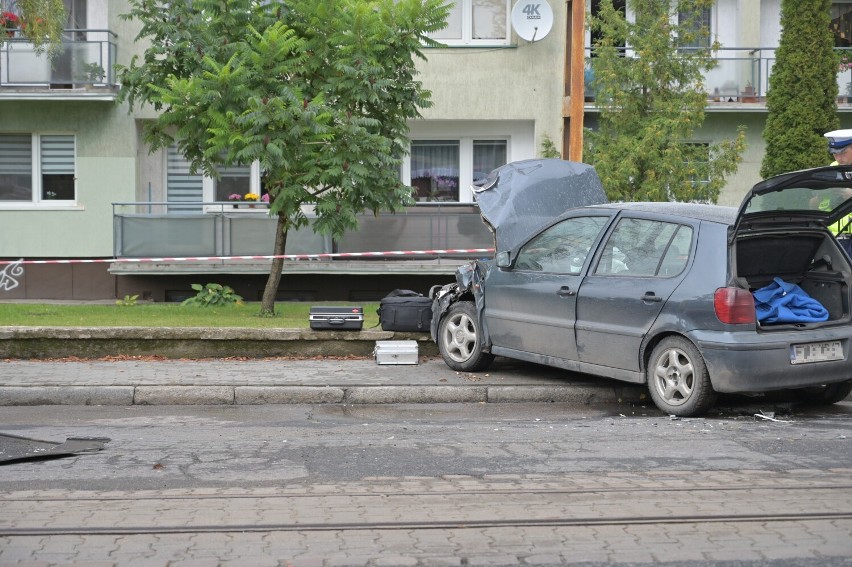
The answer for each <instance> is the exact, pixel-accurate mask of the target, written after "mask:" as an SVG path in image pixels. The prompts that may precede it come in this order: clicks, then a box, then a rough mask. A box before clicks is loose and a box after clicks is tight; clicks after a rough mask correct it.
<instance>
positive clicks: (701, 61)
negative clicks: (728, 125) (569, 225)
mask: <svg viewBox="0 0 852 567" xmlns="http://www.w3.org/2000/svg"><path fill="white" fill-rule="evenodd" d="M713 3H714V0H673V1H671V2H670V1H669V0H629V1H628V2H627V9H628V11H629V12H630V13H632V14H633V15H634V18H633V19H628V18H627V17H625V15H624V14H623V13H621V12H620V11H618V10H616V9H614V8H613V5H612V0H602V1H601V6H600V12H599V14H598V16H597V17H593V18H592V19H591V22H590V23H591V27H592V29H593V30H595V31H596V32H598V34H599V38H600V39H599V41H598V42H597V44H596V45H593V46H592V49H593V52H594V53H593V57H592V60H591V61H592V62H591V65H592V71H593V75H594V78H593V80H592V88H593V89H594V90H595V91H596V104H597V106H598V108H599V109H600V114H599V123H598V128H597V129H596V130H592V131H589V132H587V133H586V135H585V139H586V149H585V155H586V156H587V157H586V161H588V162H589V163H591V164H592V165H594V166H595V169H596V170H597V172H598V175H599V176H600V177H601V181H602V182H603V185H604V187H605V188H606V191H607V195H608V197H609V198H610V199H611V200H619V201H645V200H647V201H700V202H715V201H716V199H717V198H718V195H719V190H720V189H721V187H722V186H723V184H724V179H725V176H726V175H729V174H731V173H733V172H735V171H736V168H737V164H738V163H739V161H740V159H741V154H742V151H743V150H744V148H745V133H744V129H743V128H742V127H741V128H739V131H738V133H737V136H736V137H735V138H733V139H731V140H725V141H723V142H721V143H717V144H710V145H707V144H702V143H695V142H694V141H693V136H694V133H695V131H696V130H697V129H698V128H699V127H700V126H701V125H702V124H703V122H704V108H705V104H706V101H707V95H706V93H705V89H704V74H705V73H706V72H707V71H709V70H710V69H712V68H713V67H714V66H715V61H714V59H713V57H712V55H713V51H714V49H718V44H716V43H714V42H711V41H710V40H709V30H708V29H707V26H706V25H703V23H702V20H701V14H702V8H706V7H709V6H711V5H712V4H713ZM623 46H626V53H625V47H623ZM685 46H697V47H685Z"/></svg>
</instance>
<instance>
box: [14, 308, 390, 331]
mask: <svg viewBox="0 0 852 567" xmlns="http://www.w3.org/2000/svg"><path fill="white" fill-rule="evenodd" d="M314 305H359V306H361V307H363V308H364V329H369V328H371V327H374V326H376V325H378V322H379V317H378V315H377V314H376V310H377V309H378V308H379V304H378V303H357V304H356V303H347V302H326V303H323V302H316V303H297V302H282V303H276V304H275V316H273V317H260V316H259V315H258V314H259V313H260V302H253V303H245V304H243V305H235V306H230V307H190V306H182V305H180V304H179V303H138V304H136V305H132V306H120V305H102V304H75V305H67V304H53V303H50V304H47V303H0V327H10V326H20V327H249V328H259V329H266V328H282V329H301V328H308V327H310V322H309V319H308V316H309V312H310V308H311V306H314ZM376 328H377V329H378V328H379V327H377V326H376Z"/></svg>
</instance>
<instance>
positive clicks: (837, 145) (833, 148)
mask: <svg viewBox="0 0 852 567" xmlns="http://www.w3.org/2000/svg"><path fill="white" fill-rule="evenodd" d="M823 136H825V137H826V138H828V151H829V152H831V153H833V154H839V153H840V152H842V151H843V150H844V149H846V146H848V145H849V144H852V129H848V130H833V131H831V132H826V133H825V134H823Z"/></svg>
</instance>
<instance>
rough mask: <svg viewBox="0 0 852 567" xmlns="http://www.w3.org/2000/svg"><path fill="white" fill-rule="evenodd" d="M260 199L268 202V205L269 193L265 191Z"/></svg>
mask: <svg viewBox="0 0 852 567" xmlns="http://www.w3.org/2000/svg"><path fill="white" fill-rule="evenodd" d="M260 200H261V201H263V202H264V203H266V206H267V207H268V206H269V193H264V194H263V196H262V197H261V198H260Z"/></svg>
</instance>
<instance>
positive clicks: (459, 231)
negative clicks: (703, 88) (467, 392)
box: [0, 0, 852, 301]
mask: <svg viewBox="0 0 852 567" xmlns="http://www.w3.org/2000/svg"><path fill="white" fill-rule="evenodd" d="M780 2H781V0H718V1H717V2H716V4H715V5H714V7H713V8H712V9H711V10H710V11H708V13H707V15H706V18H707V20H708V24H709V25H710V29H711V31H712V33H713V34H714V36H715V37H718V39H719V41H720V42H721V44H722V45H723V50H722V51H721V52H720V53H719V63H720V64H719V66H718V68H717V69H715V70H714V71H712V72H711V73H710V74H708V77H707V90H708V103H707V120H706V123H705V124H704V126H703V127H702V128H701V129H700V130H699V131H698V132H697V133H696V140H695V141H696V142H708V143H709V142H714V141H717V140H720V139H723V138H729V137H731V136H733V134H734V132H735V131H736V128H737V127H738V126H739V125H745V126H746V127H747V149H746V152H745V155H744V160H743V163H742V165H741V166H740V168H739V171H738V172H737V173H736V174H735V175H734V176H732V177H731V178H730V179H729V181H728V184H727V186H726V187H725V189H724V190H723V191H722V194H721V196H720V200H719V202H720V204H729V205H733V204H737V203H738V202H739V200H740V198H741V196H742V195H743V194H744V192H745V191H746V190H747V189H748V188H749V187H750V186H751V185H752V184H754V183H755V182H756V181H758V180H759V168H760V162H761V160H762V157H763V148H764V143H763V140H762V131H763V125H764V123H765V119H766V106H765V102H764V101H765V93H766V85H767V77H768V76H769V74H770V73H771V69H772V63H773V62H774V48H775V47H777V45H778V40H779V38H780V31H781V30H780V25H779V17H780ZM537 3H538V1H537ZM541 4H546V7H548V8H549V11H550V12H552V27H551V29H550V31H549V33H547V34H546V35H544V36H543V37H535V38H534V41H529V40H527V39H524V38H522V37H521V36H519V35H518V34H517V33H516V32H515V30H514V29H513V26H512V10H513V9H514V8H515V5H516V2H515V1H514V0H456V1H455V3H454V5H453V7H452V11H451V17H450V20H449V22H448V25H447V28H446V29H444V30H442V31H441V32H439V33H438V34H436V39H439V40H440V41H441V42H442V43H444V44H445V47H444V48H441V49H427V50H426V55H427V58H428V60H427V61H424V62H421V64H420V71H421V80H422V81H423V83H424V85H425V86H426V87H427V88H428V89H430V90H431V91H432V93H433V94H432V97H433V102H434V105H433V106H432V107H431V108H428V109H425V110H424V111H423V117H422V119H419V120H416V121H412V123H411V132H410V137H411V148H410V154H409V155H408V156H407V157H406V159H405V161H404V163H403V166H402V167H401V171H400V175H401V177H402V179H403V181H405V182H406V183H408V184H410V185H411V186H412V187H413V190H414V193H413V195H414V197H415V200H416V201H417V203H416V205H415V206H412V207H409V208H408V210H407V211H406V212H405V213H402V214H396V215H389V214H382V215H379V216H378V217H373V216H372V215H367V214H365V215H363V217H362V222H361V225H360V228H359V230H358V231H353V232H352V233H349V234H347V235H345V236H344V237H343V238H340V239H336V240H332V239H331V238H329V237H326V236H322V235H316V234H314V233H313V232H312V231H311V230H309V229H306V230H301V231H299V232H297V233H296V234H291V236H290V239H289V242H288V248H287V253H288V254H291V255H294V257H293V258H292V259H288V260H287V261H286V262H285V273H284V277H283V278H282V282H281V288H280V294H279V297H280V299H283V300H310V301H314V300H317V301H318V300H333V299H337V300H343V299H346V300H369V299H375V298H376V297H381V295H383V294H384V293H386V292H387V291H389V290H391V289H394V288H398V287H404V288H409V289H418V290H420V291H423V292H425V291H426V290H428V287H429V286H431V285H434V284H439V283H445V282H447V281H450V280H451V279H452V277H453V272H454V269H455V266H456V265H458V264H459V263H461V262H464V261H466V260H467V259H468V258H471V257H481V256H485V255H487V253H485V252H482V250H484V249H487V248H489V247H490V245H491V240H490V235H489V234H488V233H487V231H486V230H485V228H484V226H483V225H482V224H481V222H480V220H479V217H478V212H477V209H476V206H475V204H474V203H473V198H472V193H471V191H470V190H469V187H470V185H471V183H472V182H473V181H474V180H476V179H478V178H479V177H481V176H482V175H484V174H486V173H487V172H488V171H490V170H491V169H493V168H495V167H498V166H500V165H502V164H504V163H507V162H510V161H517V160H522V159H528V158H533V157H538V156H540V155H541V154H542V151H543V149H544V148H545V147H546V146H547V144H548V143H549V142H552V143H553V144H554V145H555V147H556V148H557V149H562V147H563V140H564V139H565V135H566V128H565V125H566V118H567V117H568V110H567V109H568V106H569V105H568V98H567V95H568V94H569V92H568V90H567V88H566V76H567V74H568V71H567V69H568V65H567V63H566V61H567V55H566V53H567V52H568V50H567V47H566V46H567V45H568V41H569V35H570V34H569V32H568V27H569V24H570V13H571V9H572V3H571V2H570V1H569V2H566V1H565V0H541ZM0 6H2V8H3V10H14V8H15V6H14V0H0ZM66 7H67V9H68V13H69V21H68V31H67V32H66V38H65V41H64V43H63V51H62V54H61V55H60V57H59V58H58V59H57V62H55V63H54V64H51V63H50V62H49V61H48V60H47V59H46V58H45V57H43V56H38V55H36V54H35V53H33V50H32V46H31V45H30V44H29V43H28V42H27V41H26V38H25V37H23V36H21V35H20V34H19V33H17V32H15V31H12V32H9V33H7V38H6V39H5V41H4V42H3V43H2V46H0V260H6V261H13V260H17V259H20V258H23V259H25V260H26V261H28V262H45V263H24V264H20V265H18V266H17V272H16V273H17V275H14V276H13V275H12V269H11V265H10V264H0V278H5V280H0V300H2V299H64V298H73V299H109V298H116V297H123V296H124V295H128V294H139V295H140V297H142V298H145V299H152V300H154V301H169V300H179V299H182V298H183V297H186V296H187V295H188V294H190V293H191V291H190V288H189V285H190V284H191V283H206V282H210V281H215V282H218V283H227V284H229V285H231V286H232V287H234V288H235V289H236V290H237V291H238V293H241V294H242V295H244V296H245V297H246V298H247V299H249V300H254V299H257V298H259V297H260V293H261V291H262V289H263V285H264V283H265V280H266V275H267V274H268V271H269V259H268V258H266V257H265V256H266V255H268V254H270V253H271V250H272V241H273V235H274V226H275V223H274V220H273V219H270V218H269V217H268V211H267V210H266V209H265V208H263V206H262V204H260V203H259V204H254V206H252V205H253V204H251V203H244V202H243V203H232V202H229V201H228V196H229V195H231V194H234V193H237V194H244V193H249V192H251V193H257V194H260V193H262V190H263V188H262V184H261V179H260V171H259V168H258V167H257V166H256V165H252V164H246V165H245V166H243V167H234V168H228V169H223V170H222V171H221V172H220V174H221V176H220V177H219V178H218V179H216V180H214V179H208V178H204V177H203V176H200V175H195V174H193V173H192V172H190V171H189V167H188V164H187V163H186V161H185V160H184V159H183V157H182V156H181V155H180V154H179V153H178V152H177V151H176V150H174V149H168V150H164V151H160V152H154V153H151V152H150V151H149V148H147V147H146V146H145V144H144V143H143V141H142V135H141V132H142V128H143V126H144V123H145V121H146V120H150V119H152V118H153V117H154V114H153V111H152V110H151V109H150V108H145V107H143V108H135V109H134V110H133V111H132V112H131V111H129V109H128V107H127V106H126V105H123V104H119V103H118V102H117V96H118V89H119V88H120V87H119V85H118V84H117V82H116V76H115V71H114V67H115V65H116V64H119V65H126V64H128V63H129V61H130V60H131V58H132V57H133V56H134V55H140V54H142V53H143V51H144V47H145V46H144V45H142V44H140V43H137V42H136V41H135V37H136V35H137V32H138V24H136V23H135V22H133V21H127V20H125V19H122V18H121V17H120V16H121V14H123V13H126V12H127V11H128V5H127V2H126V0H66ZM586 9H587V10H596V9H597V0H586ZM832 10H833V16H835V19H836V20H837V22H838V23H837V30H836V33H837V35H838V45H845V44H844V43H843V42H844V41H845V39H844V38H845V37H847V36H846V35H844V34H845V33H846V32H845V31H844V30H845V27H844V26H845V24H843V22H844V21H845V19H844V14H847V13H848V12H849V11H850V10H852V2H835V3H834V7H833V8H832ZM590 41H591V38H590V37H589V35H588V32H587V33H586V37H585V46H586V47H587V48H588V46H589V45H590ZM847 73H848V72H847ZM850 81H852V77H845V76H843V75H842V74H839V75H838V82H839V84H840V85H841V86H842V88H841V92H842V93H845V87H846V83H849V82H850ZM748 87H751V88H748ZM850 94H852V93H850ZM845 100H846V99H845V98H844V99H843V100H842V101H838V112H839V115H840V118H841V123H843V124H844V125H852V105H850V104H848V103H846V101H845ZM596 114H597V108H596V106H595V103H594V100H593V98H591V97H589V98H588V99H586V101H585V103H584V116H585V118H584V120H585V124H586V125H587V126H591V127H594V124H595V120H596ZM397 251H411V252H414V251H417V252H423V251H427V252H429V253H426V254H413V253H412V254H388V255H382V254H376V253H388V252H397ZM363 253H371V254H370V256H369V257H368V258H365V257H363V256H359V254H363ZM238 257H239V258H238ZM242 257H247V258H242ZM201 258H205V259H201ZM211 258H212V259H211ZM18 272H20V273H18ZM3 281H5V284H4V283H3Z"/></svg>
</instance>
